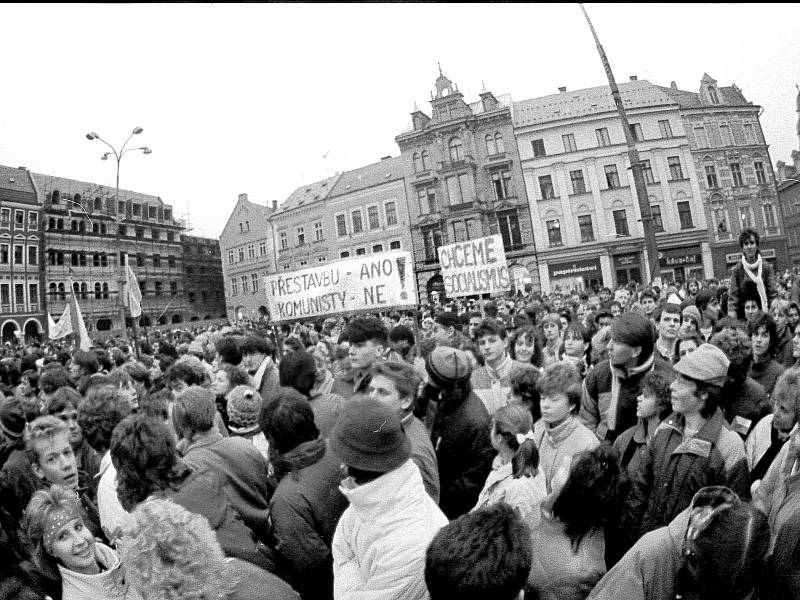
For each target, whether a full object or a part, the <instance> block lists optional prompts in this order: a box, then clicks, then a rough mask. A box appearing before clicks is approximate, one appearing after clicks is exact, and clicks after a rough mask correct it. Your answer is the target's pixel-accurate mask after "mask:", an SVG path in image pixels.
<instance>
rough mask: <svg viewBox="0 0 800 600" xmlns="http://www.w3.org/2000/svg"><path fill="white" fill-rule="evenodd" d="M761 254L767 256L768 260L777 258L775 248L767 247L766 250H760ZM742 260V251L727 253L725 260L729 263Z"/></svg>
mask: <svg viewBox="0 0 800 600" xmlns="http://www.w3.org/2000/svg"><path fill="white" fill-rule="evenodd" d="M760 252H761V256H763V257H764V258H766V259H767V260H775V256H776V253H775V248H765V249H764V250H760ZM740 260H742V253H741V252H731V253H730V254H726V255H725V262H726V263H728V264H729V265H732V264H734V263H737V262H739V261H740Z"/></svg>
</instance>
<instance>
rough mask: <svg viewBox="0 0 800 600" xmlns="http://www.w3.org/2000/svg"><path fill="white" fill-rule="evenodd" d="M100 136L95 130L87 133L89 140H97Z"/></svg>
mask: <svg viewBox="0 0 800 600" xmlns="http://www.w3.org/2000/svg"><path fill="white" fill-rule="evenodd" d="M99 137H100V136H99V135H97V134H96V133H95V132H94V131H90V132H89V133H87V134H86V139H87V140H95V139H97V138H99Z"/></svg>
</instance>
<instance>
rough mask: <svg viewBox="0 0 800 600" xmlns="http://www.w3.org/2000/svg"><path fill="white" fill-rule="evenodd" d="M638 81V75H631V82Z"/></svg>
mask: <svg viewBox="0 0 800 600" xmlns="http://www.w3.org/2000/svg"><path fill="white" fill-rule="evenodd" d="M638 80H639V76H638V75H631V81H638Z"/></svg>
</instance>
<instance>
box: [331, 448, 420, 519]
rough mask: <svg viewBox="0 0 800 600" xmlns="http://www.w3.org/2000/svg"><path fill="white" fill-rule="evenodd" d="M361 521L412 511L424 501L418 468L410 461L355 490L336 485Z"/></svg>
mask: <svg viewBox="0 0 800 600" xmlns="http://www.w3.org/2000/svg"><path fill="white" fill-rule="evenodd" d="M339 489H340V490H341V492H342V494H344V495H345V497H346V498H347V499H348V500H349V501H350V506H351V508H353V509H354V510H355V511H357V512H358V513H359V514H360V515H361V517H362V518H365V519H370V520H372V519H378V518H380V517H385V516H386V515H390V514H392V513H395V512H397V511H400V510H413V509H414V507H415V506H421V505H422V503H423V502H424V500H425V498H426V492H425V486H424V485H423V483H422V475H421V474H420V472H419V468H417V465H416V464H415V463H414V461H413V460H411V459H410V458H409V459H408V460H407V461H406V462H404V463H403V464H402V465H400V466H399V467H397V468H396V469H394V470H392V471H389V472H388V473H384V474H383V475H381V476H380V477H378V478H377V479H375V480H373V481H370V482H369V483H365V484H364V485H360V486H358V487H355V488H348V487H345V485H344V484H342V485H341V486H339Z"/></svg>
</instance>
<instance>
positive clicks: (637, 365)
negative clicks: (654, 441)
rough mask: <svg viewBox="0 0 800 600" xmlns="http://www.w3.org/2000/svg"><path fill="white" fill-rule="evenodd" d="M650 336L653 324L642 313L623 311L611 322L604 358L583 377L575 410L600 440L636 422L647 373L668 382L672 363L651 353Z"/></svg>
mask: <svg viewBox="0 0 800 600" xmlns="http://www.w3.org/2000/svg"><path fill="white" fill-rule="evenodd" d="M654 339H655V332H654V329H653V325H652V323H650V321H649V320H648V319H647V317H645V316H644V315H642V314H639V313H635V312H627V313H623V314H621V315H620V316H618V317H617V318H615V319H614V321H613V322H612V324H611V341H610V342H609V344H608V360H604V361H602V362H600V363H599V364H598V365H597V366H596V367H595V368H594V369H592V370H591V371H590V372H589V374H588V375H587V376H586V379H585V380H584V389H583V397H582V399H581V408H580V411H579V413H578V418H579V419H580V420H581V422H582V423H583V424H584V425H586V427H588V428H589V429H590V430H591V431H593V432H594V433H595V435H597V437H598V438H599V439H600V440H601V441H603V440H609V441H611V442H613V441H614V440H615V439H616V437H617V436H618V435H619V434H620V433H622V432H623V431H625V430H626V429H628V428H629V427H632V426H634V425H636V399H637V398H638V397H639V394H641V392H642V380H643V379H644V376H645V375H646V374H647V373H649V372H651V371H654V372H656V373H659V374H660V375H661V376H662V377H664V378H665V379H667V380H669V381H672V379H673V377H674V372H673V370H672V366H671V365H670V364H669V363H668V362H666V361H664V360H662V359H661V358H658V357H657V356H655V352H654Z"/></svg>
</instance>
